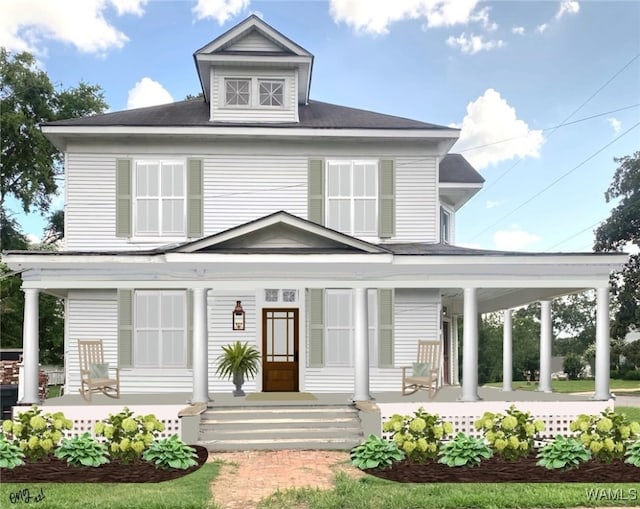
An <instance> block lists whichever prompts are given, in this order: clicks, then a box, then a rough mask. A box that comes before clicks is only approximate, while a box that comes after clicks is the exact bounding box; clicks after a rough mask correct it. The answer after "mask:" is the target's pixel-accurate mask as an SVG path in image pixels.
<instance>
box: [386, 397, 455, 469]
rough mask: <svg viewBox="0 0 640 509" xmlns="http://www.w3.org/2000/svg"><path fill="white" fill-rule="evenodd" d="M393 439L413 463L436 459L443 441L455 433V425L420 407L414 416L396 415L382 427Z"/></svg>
mask: <svg viewBox="0 0 640 509" xmlns="http://www.w3.org/2000/svg"><path fill="white" fill-rule="evenodd" d="M382 431H384V432H385V433H391V439H392V440H393V441H394V442H395V443H396V444H397V445H398V447H399V448H400V449H402V450H403V451H404V452H406V453H407V456H408V458H409V460H411V461H417V462H419V461H425V460H426V459H427V458H436V457H437V456H438V452H439V451H440V448H441V447H442V444H443V440H445V439H446V437H447V436H448V435H451V434H452V433H453V425H452V424H451V423H450V422H444V421H442V420H441V419H440V417H439V416H438V415H437V414H429V413H427V412H425V411H424V409H423V408H422V407H420V408H419V409H418V410H417V411H416V412H414V415H413V416H410V415H399V414H395V415H393V416H391V418H390V419H389V420H388V421H387V422H385V423H384V424H383V425H382Z"/></svg>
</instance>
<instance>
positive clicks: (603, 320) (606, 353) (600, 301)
mask: <svg viewBox="0 0 640 509" xmlns="http://www.w3.org/2000/svg"><path fill="white" fill-rule="evenodd" d="M596 299H597V300H596V366H595V368H596V372H595V378H596V392H595V394H594V395H593V399H595V400H601V401H605V400H608V399H609V398H610V397H611V393H610V388H609V376H610V366H609V357H610V355H611V353H610V343H609V288H608V287H603V288H598V290H597V297H596Z"/></svg>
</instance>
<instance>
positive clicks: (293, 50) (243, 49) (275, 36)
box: [193, 14, 313, 104]
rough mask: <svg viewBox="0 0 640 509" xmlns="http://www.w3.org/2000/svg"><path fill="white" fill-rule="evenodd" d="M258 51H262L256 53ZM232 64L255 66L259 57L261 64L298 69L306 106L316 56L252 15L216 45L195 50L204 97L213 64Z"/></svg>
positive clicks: (215, 41)
mask: <svg viewBox="0 0 640 509" xmlns="http://www.w3.org/2000/svg"><path fill="white" fill-rule="evenodd" d="M255 48H259V49H258V50H256V49H255ZM230 57H232V60H233V61H235V62H237V61H242V62H243V63H245V64H247V63H254V64H255V63H256V57H259V61H260V62H262V64H263V65H264V64H266V65H268V64H269V63H270V62H269V61H270V60H272V61H277V62H278V64H279V65H281V66H282V65H285V66H290V67H295V68H297V69H298V79H299V80H300V86H299V88H298V102H299V103H300V104H306V103H307V102H308V100H309V90H310V88H311V73H312V70H313V55H312V54H311V53H309V52H308V51H307V50H306V49H304V48H303V47H302V46H300V45H299V44H297V43H295V42H294V41H292V40H291V39H289V38H288V37H287V36H285V35H283V34H282V33H280V32H279V31H277V30H276V29H275V28H273V27H272V26H271V25H269V24H268V23H265V22H264V21H263V20H262V19H260V18H259V17H258V16H256V15H255V14H252V15H251V16H249V17H248V18H246V19H245V20H243V21H241V22H240V23H238V24H237V25H235V26H234V27H232V28H230V29H229V30H227V31H226V32H225V33H223V34H222V35H220V36H218V37H216V38H215V39H214V40H213V41H211V42H209V43H207V44H205V45H204V46H203V47H202V48H200V49H198V50H196V52H195V53H194V54H193V59H194V61H195V64H196V69H197V70H198V78H199V79H200V84H201V86H202V92H203V93H204V97H205V98H206V99H207V101H208V100H209V92H210V88H211V87H210V84H211V73H210V66H211V64H212V63H216V62H217V63H226V64H228V63H229V62H230V60H229V58H230Z"/></svg>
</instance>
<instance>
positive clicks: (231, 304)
mask: <svg viewBox="0 0 640 509" xmlns="http://www.w3.org/2000/svg"><path fill="white" fill-rule="evenodd" d="M237 300H241V301H242V308H243V309H244V312H245V319H246V322H245V330H243V331H234V330H231V312H232V311H233V309H234V308H235V306H236V301H237ZM207 307H208V315H209V323H208V328H209V392H231V391H232V390H233V388H234V385H233V383H232V382H231V380H227V379H224V378H219V377H218V376H217V375H216V369H217V367H218V362H217V358H218V356H219V355H220V354H221V353H222V347H223V346H225V345H228V344H230V343H235V342H236V341H240V342H242V343H244V342H245V341H246V342H248V343H249V344H250V345H253V346H255V347H256V348H257V349H258V350H261V349H262V344H261V342H258V340H257V334H256V320H257V319H258V318H259V317H258V316H257V313H256V295H255V293H245V294H240V293H237V292H234V293H228V292H216V291H210V292H209V295H208V300H207ZM261 376H262V372H259V373H258V374H257V375H256V378H254V379H251V380H247V381H245V383H244V385H243V388H244V390H245V391H247V392H249V391H251V392H255V390H256V382H257V380H258V379H259V378H260V377H261Z"/></svg>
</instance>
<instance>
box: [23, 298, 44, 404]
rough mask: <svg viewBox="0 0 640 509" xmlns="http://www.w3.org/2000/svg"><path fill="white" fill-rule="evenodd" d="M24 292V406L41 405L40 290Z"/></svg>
mask: <svg viewBox="0 0 640 509" xmlns="http://www.w3.org/2000/svg"><path fill="white" fill-rule="evenodd" d="M22 291H23V292H24V321H23V329H22V353H23V357H22V358H23V369H24V377H23V380H24V392H23V394H24V396H23V398H22V400H21V401H20V403H21V404H23V405H33V404H40V395H39V393H38V381H39V380H38V378H39V374H40V365H39V359H40V344H39V343H40V337H39V327H38V314H39V308H38V295H39V293H40V290H38V289H36V288H26V289H24V290H22Z"/></svg>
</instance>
